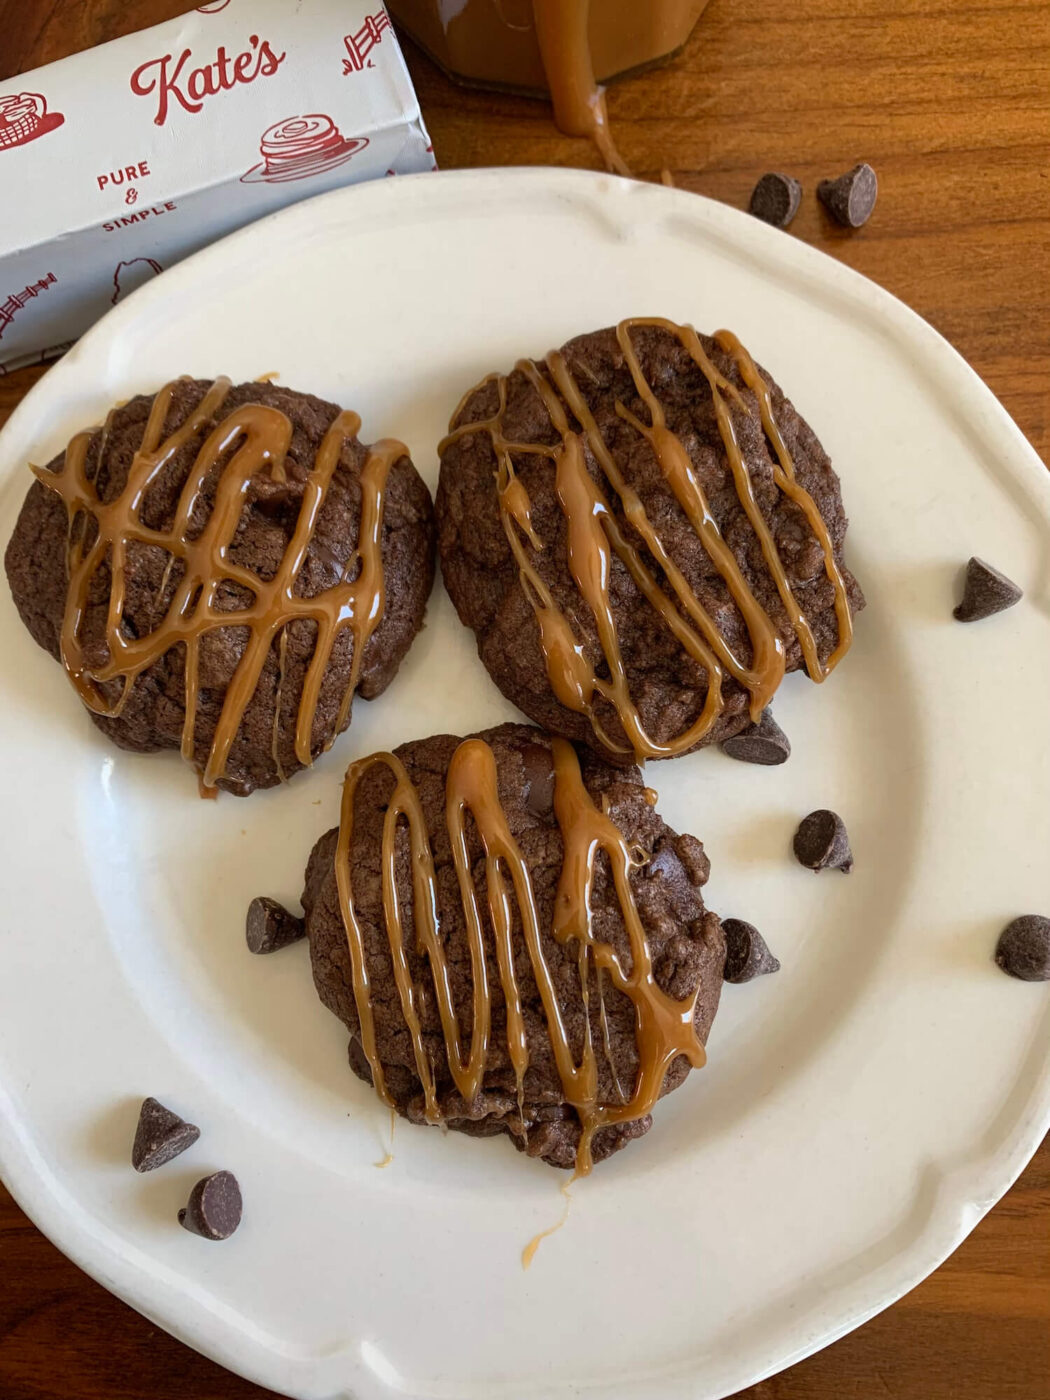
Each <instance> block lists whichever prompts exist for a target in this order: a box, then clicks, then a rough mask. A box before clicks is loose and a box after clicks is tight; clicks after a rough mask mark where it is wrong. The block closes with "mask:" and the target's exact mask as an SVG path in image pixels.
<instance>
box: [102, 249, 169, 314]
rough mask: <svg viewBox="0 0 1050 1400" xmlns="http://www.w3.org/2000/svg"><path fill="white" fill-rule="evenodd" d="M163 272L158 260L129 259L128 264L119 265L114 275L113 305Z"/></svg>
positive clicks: (120, 263)
mask: <svg viewBox="0 0 1050 1400" xmlns="http://www.w3.org/2000/svg"><path fill="white" fill-rule="evenodd" d="M163 271H164V269H163V268H162V267H161V265H160V263H159V262H158V261H157V260H156V258H129V259H128V261H127V262H119V263H117V266H116V270H115V272H114V273H113V305H114V306H116V304H117V302H118V301H120V299H121V297H126V296H127V295H128V293H129V292H133V291H134V290H135V288H136V287H141V286H142V284H143V282H148V281H149V279H150V278H151V277H156V275H157V273H158V272H163Z"/></svg>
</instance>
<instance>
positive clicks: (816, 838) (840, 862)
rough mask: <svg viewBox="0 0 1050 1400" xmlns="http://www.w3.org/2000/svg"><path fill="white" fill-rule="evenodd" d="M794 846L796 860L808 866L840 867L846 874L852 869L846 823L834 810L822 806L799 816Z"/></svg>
mask: <svg viewBox="0 0 1050 1400" xmlns="http://www.w3.org/2000/svg"><path fill="white" fill-rule="evenodd" d="M794 847H795V855H796V856H797V857H798V860H799V863H800V864H801V865H804V866H805V867H806V868H807V870H841V871H842V873H843V874H844V875H848V874H849V872H850V871H851V870H852V869H853V853H852V851H851V850H850V848H849V837H848V836H847V835H846V827H845V823H844V822H843V820H842V818H841V817H840V816H839V814H838V813H837V812H829V811H828V810H827V808H825V807H822V808H821V809H820V810H819V811H817V812H810V814H809V816H808V817H803V818H802V821H801V822H800V823H799V828H798V830H797V831H796V832H795V840H794Z"/></svg>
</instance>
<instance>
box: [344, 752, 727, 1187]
mask: <svg viewBox="0 0 1050 1400" xmlns="http://www.w3.org/2000/svg"><path fill="white" fill-rule="evenodd" d="M552 745H553V750H554V814H555V817H556V819H557V822H558V826H559V828H560V829H561V835H562V841H563V843H564V859H563V864H562V871H561V876H560V879H559V883H558V889H557V892H556V895H555V902H554V915H553V921H552V929H551V932H552V934H553V936H554V937H555V938H556V939H557V940H558V941H559V942H560V943H562V944H564V945H568V944H569V943H570V942H571V943H575V944H576V947H577V952H578V961H579V969H580V994H581V1000H582V1002H583V1005H584V1008H585V1010H586V1008H587V1005H588V990H587V989H588V984H589V980H590V970H591V968H592V967H593V969H594V972H595V975H596V978H597V979H598V985H599V987H600V986H601V979H602V977H603V976H605V977H607V978H608V979H609V981H610V982H611V983H612V985H613V986H614V987H615V988H616V989H617V991H619V992H622V993H623V994H624V995H625V996H627V997H628V998H629V999H630V1000H631V1002H632V1003H633V1005H634V1010H635V1025H636V1036H637V1045H638V1059H639V1068H638V1073H637V1075H636V1079H635V1084H634V1087H633V1090H632V1092H631V1093H630V1095H629V1096H628V1095H627V1094H626V1093H624V1091H623V1089H622V1088H621V1087H620V1085H619V1084H617V1088H618V1090H619V1096H620V1101H619V1102H618V1103H615V1104H606V1103H602V1102H600V1100H599V1087H598V1085H599V1081H598V1060H597V1054H596V1050H595V1046H594V1044H593V1036H592V1033H591V1025H590V1016H589V1015H585V1017H584V1036H583V1046H582V1049H581V1051H580V1054H579V1058H577V1055H576V1052H575V1051H574V1049H573V1046H572V1044H571V1042H570V1039H569V1035H568V1031H567V1029H566V1025H565V1020H564V1017H563V1014H562V1008H561V1006H560V1005H559V1002H558V996H557V992H556V990H555V986H554V981H553V978H552V975H551V970H550V966H549V964H548V962H547V959H546V956H545V955H544V952H543V944H542V939H541V932H540V921H539V914H538V911H537V907H536V901H535V897H534V894H533V889H532V881H531V877H530V875H529V870H528V866H527V864H526V862H525V858H524V856H523V855H522V853H521V849H520V847H519V846H518V843H517V842H516V841H515V839H514V837H513V835H512V833H511V831H510V827H509V825H508V823H507V817H506V813H505V812H504V810H503V808H502V806H501V804H500V800H499V787H498V776H497V770H496V759H495V755H494V753H493V751H492V749H491V748H490V747H489V745H488V744H486V743H485V742H484V741H483V740H481V739H466V740H464V741H463V743H461V744H460V745H459V747H458V748H457V749H456V751H455V754H454V755H453V758H452V761H451V763H450V764H449V769H448V775H447V778H446V786H445V820H446V825H447V828H448V834H449V838H450V842H451V847H452V857H453V861H454V864H455V869H456V877H457V880H458V885H459V895H460V900H461V903H462V906H463V911H464V913H465V915H466V928H467V939H468V944H469V950H470V963H471V973H472V978H473V1002H472V1011H471V1024H470V1040H469V1047H467V1046H465V1045H464V1038H463V1036H462V1034H461V1028H460V1024H459V1021H458V1018H457V1015H456V1010H455V1007H454V1006H453V1002H452V992H451V985H450V981H449V969H448V961H447V958H446V955H445V950H444V947H443V944H442V940H441V937H440V932H439V910H438V895H437V884H436V879H435V873H434V861H433V855H432V852H431V848H430V842H429V839H428V836H427V828H426V821H425V818H424V815H423V809H422V804H421V802H420V798H419V793H418V791H417V790H416V788H415V786H414V785H413V783H412V781H411V779H410V778H409V776H408V773H407V771H406V769H405V767H404V764H403V763H402V762H401V760H400V759H399V758H398V757H397V755H396V754H393V753H378V754H373V755H372V756H371V757H369V758H364V759H360V760H359V761H358V762H356V763H353V764H351V766H350V768H349V769H348V770H347V774H346V781H345V783H344V785H343V800H342V811H341V817H340V825H339V837H338V842H337V846H336V856H335V868H336V881H337V885H338V890H339V900H340V906H341V909H342V916H343V923H344V926H345V929H346V935H347V943H348V947H349V951H350V963H351V969H352V974H353V992H354V1000H355V1004H356V1007H357V1014H358V1020H359V1023H360V1030H361V1043H362V1047H363V1049H364V1052H365V1056H366V1057H367V1059H368V1063H369V1065H370V1066H371V1069H372V1080H373V1084H374V1085H375V1089H376V1092H377V1093H378V1094H379V1097H380V1098H381V1099H382V1100H383V1102H384V1103H386V1104H388V1105H392V1102H393V1101H392V1099H391V1097H390V1094H389V1092H388V1090H387V1087H386V1081H385V1078H384V1075H383V1067H382V1064H381V1063H380V1060H379V1056H378V1054H377V1049H376V1038H375V1020H374V1016H373V1012H372V1002H371V985H370V980H369V970H368V965H367V958H366V953H365V943H364V935H363V931H362V928H361V924H360V921H359V919H358V916H357V913H356V911H355V908H354V899H353V889H352V886H351V877H350V845H351V840H352V837H353V829H354V797H355V794H356V792H357V787H358V784H359V783H360V781H361V779H362V777H363V776H364V774H365V773H366V772H367V771H368V770H369V769H370V768H372V767H373V766H375V765H376V764H382V765H384V766H385V767H387V768H388V769H389V770H390V772H391V773H392V775H393V777H394V784H395V785H394V791H393V794H392V795H391V797H390V799H389V801H388V804H387V809H386V815H385V817H384V820H383V833H382V888H383V911H384V919H385V925H386V935H387V941H388V945H389V951H390V957H391V960H392V963H393V969H394V983H395V986H396V988H397V993H398V997H399V1000H400V1005H401V1013H402V1016H403V1018H404V1021H405V1025H406V1026H407V1027H408V1031H409V1034H410V1036H411V1039H412V1045H413V1053H414V1059H415V1066H416V1074H417V1076H418V1078H419V1081H420V1083H421V1085H422V1087H423V1098H424V1106H425V1116H426V1118H427V1121H428V1122H431V1123H439V1122H441V1110H440V1106H439V1103H438V1095H437V1086H436V1082H435V1075H434V1070H433V1066H432V1064H431V1062H430V1059H429V1057H428V1055H427V1052H426V1046H425V1044H424V1041H423V1035H422V1030H421V1027H420V1020H419V1013H418V1000H419V992H418V990H417V988H416V987H415V985H414V984H413V981H412V976H411V972H410V970H409V966H408V959H407V956H406V952H405V936H406V935H405V921H404V917H403V914H402V909H401V903H400V899H399V896H398V891H397V882H396V877H395V869H396V839H397V833H398V830H399V828H400V826H401V823H402V821H404V823H405V825H406V835H407V839H408V845H409V855H410V864H411V871H412V924H413V931H414V936H415V947H416V949H417V951H418V952H419V954H420V955H421V956H425V957H426V959H427V962H428V965H429V969H430V976H431V980H432V982H433V988H434V995H435V998H436V1004H437V1007H438V1014H439V1016H440V1020H441V1028H442V1036H443V1039H444V1046H445V1057H446V1060H447V1063H448V1068H449V1072H450V1074H451V1076H452V1080H453V1082H454V1084H455V1086H456V1088H457V1089H458V1091H459V1092H460V1094H461V1095H462V1096H463V1098H464V1099H465V1100H466V1101H467V1102H468V1103H469V1102H471V1101H472V1100H473V1099H475V1098H476V1097H477V1095H478V1093H479V1091H480V1090H481V1087H482V1082H483V1078H484V1074H485V1069H486V1066H487V1062H488V1055H489V1049H490V1042H491V1023H492V989H491V987H490V985H489V980H488V972H487V969H486V962H485V932H484V927H483V921H482V915H481V910H480V907H479V898H478V892H477V889H476V887H475V885H474V881H473V878H472V875H471V866H470V857H469V850H468V843H467V834H466V818H467V814H468V813H469V814H470V816H471V817H472V818H473V820H474V825H475V828H476V830H477V833H478V836H479V838H480V840H481V843H482V846H483V848H484V851H485V885H486V892H487V915H488V920H487V922H488V927H489V928H490V929H491V931H492V938H493V947H494V950H495V957H496V965H497V967H498V969H499V978H500V985H501V988H502V991H503V1000H504V1004H505V1006H506V1022H507V1051H508V1055H509V1058H510V1062H511V1065H512V1067H513V1070H514V1074H515V1078H516V1081H517V1086H518V1102H519V1106H520V1104H521V1102H522V1083H523V1079H524V1075H525V1071H526V1070H527V1068H528V1065H529V1046H528V1038H527V1035H526V1032H525V1022H524V1014H523V1010H522V1001H521V992H520V988H519V983H518V974H517V970H516V968H515V965H514V955H513V945H512V941H511V930H512V919H513V914H512V904H511V899H512V897H513V901H514V903H515V904H516V905H517V909H518V913H519V917H520V921H521V929H522V935H523V940H524V945H525V949H526V952H527V955H528V958H529V962H530V965H531V968H532V972H533V975H534V978H535V981H536V986H537V988H538V990H539V995H540V1000H541V1003H542V1006H543V1012H544V1017H545V1020H546V1025H547V1034H548V1036H549V1038H550V1044H551V1048H552V1050H553V1052H554V1060H555V1064H556V1066H557V1071H558V1077H559V1079H560V1081H561V1086H562V1092H563V1094H564V1096H565V1101H566V1103H568V1104H570V1105H571V1106H572V1107H573V1108H574V1109H575V1110H576V1113H577V1114H578V1116H579V1119H580V1125H581V1129H582V1131H581V1136H580V1143H579V1147H578V1150H577V1158H576V1169H577V1172H578V1173H579V1174H580V1175H584V1174H586V1173H587V1172H589V1171H590V1169H591V1166H592V1164H593V1157H592V1141H593V1138H594V1134H595V1133H596V1132H597V1131H598V1130H599V1129H601V1128H603V1127H608V1126H611V1125H614V1124H617V1123H625V1122H630V1121H633V1120H634V1119H636V1118H641V1117H643V1116H644V1115H645V1114H647V1113H648V1112H650V1110H651V1109H652V1107H653V1105H654V1104H655V1102H656V1100H657V1098H658V1097H659V1095H660V1090H661V1088H662V1086H663V1082H664V1076H665V1075H666V1073H667V1070H668V1069H669V1068H670V1065H671V1062H672V1061H673V1060H674V1059H675V1058H676V1057H677V1056H678V1055H685V1056H686V1057H687V1059H688V1060H689V1062H690V1063H691V1064H692V1065H694V1066H697V1067H699V1066H701V1065H703V1064H704V1062H705V1055H704V1049H703V1046H702V1045H701V1044H700V1041H699V1040H698V1038H697V1035H696V1030H695V1028H694V1025H693V1017H694V1014H695V1010H696V999H697V996H698V995H699V993H698V992H697V993H695V994H694V995H693V996H691V997H689V998H687V999H686V1000H684V1001H676V1000H674V999H673V998H672V997H670V996H668V995H667V994H666V993H665V992H664V991H662V990H661V989H660V987H659V986H658V985H657V982H656V980H655V977H654V976H653V968H652V959H651V955H650V950H649V944H648V941H647V939H646V937H645V929H644V927H643V925H642V921H641V917H640V915H639V913H638V909H637V906H636V904H635V900H634V895H633V893H632V891H631V886H630V873H631V870H632V869H634V868H637V866H638V865H639V864H640V863H641V861H642V860H643V859H644V853H642V852H639V851H638V850H637V849H636V848H632V847H631V846H630V845H629V844H628V843H627V842H626V841H625V840H624V837H623V835H622V833H621V832H620V830H619V828H618V827H617V826H616V824H615V823H614V822H613V821H612V819H611V818H610V817H609V816H608V815H607V814H606V813H605V812H604V811H603V810H602V809H601V808H600V807H598V806H596V805H595V803H594V802H593V800H592V799H591V796H590V794H589V793H588V791H587V789H586V787H585V786H584V783H583V778H582V776H581V773H580V765H579V760H578V758H577V757H576V752H575V750H574V749H573V748H572V746H571V744H568V743H567V742H566V741H565V740H564V739H553V740H552ZM601 852H604V853H605V855H606V856H607V858H608V861H609V866H610V868H611V871H612V877H613V882H614V886H615V889H616V893H617V897H618V900H619V905H620V910H621V913H622V915H623V921H624V926H625V928H626V930H627V934H628V938H629V941H630V949H631V958H630V968H629V969H628V968H627V967H626V966H625V965H624V962H623V960H622V959H621V958H620V956H619V955H618V953H617V952H616V950H615V949H614V948H613V947H611V946H610V945H609V944H607V943H604V942H602V941H601V940H600V939H598V938H597V937H596V936H595V933H594V928H593V922H592V917H591V908H590V904H591V890H592V886H593V882H594V872H595V866H596V861H597V857H598V855H599V854H600V853H601ZM602 1019H603V1031H604V1004H603V1008H602ZM521 1131H522V1132H523V1133H524V1131H525V1129H524V1122H522V1128H521Z"/></svg>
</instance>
